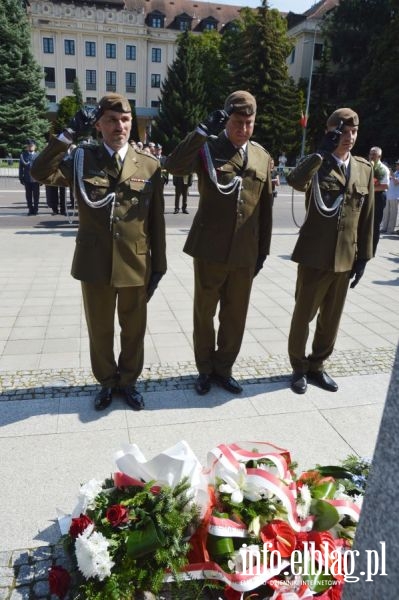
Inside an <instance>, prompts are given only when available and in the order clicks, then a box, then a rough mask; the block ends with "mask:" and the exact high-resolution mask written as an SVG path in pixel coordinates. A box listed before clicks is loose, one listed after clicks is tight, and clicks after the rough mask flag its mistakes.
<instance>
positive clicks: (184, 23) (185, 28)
mask: <svg viewBox="0 0 399 600" xmlns="http://www.w3.org/2000/svg"><path fill="white" fill-rule="evenodd" d="M189 29H190V24H189V22H188V21H179V31H189Z"/></svg>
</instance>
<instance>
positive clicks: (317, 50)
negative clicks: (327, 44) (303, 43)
mask: <svg viewBox="0 0 399 600" xmlns="http://www.w3.org/2000/svg"><path fill="white" fill-rule="evenodd" d="M322 56H323V44H315V45H314V50H313V58H314V60H321V57H322Z"/></svg>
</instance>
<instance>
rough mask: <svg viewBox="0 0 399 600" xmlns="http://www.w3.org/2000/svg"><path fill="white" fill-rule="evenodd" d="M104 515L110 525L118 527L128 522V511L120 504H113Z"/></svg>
mask: <svg viewBox="0 0 399 600" xmlns="http://www.w3.org/2000/svg"><path fill="white" fill-rule="evenodd" d="M105 516H106V518H107V519H108V521H109V522H110V523H111V525H112V527H118V525H121V524H122V523H127V522H128V520H129V511H128V510H127V508H125V507H124V506H122V505H121V504H114V505H113V506H110V507H109V508H108V509H107V512H106V515H105Z"/></svg>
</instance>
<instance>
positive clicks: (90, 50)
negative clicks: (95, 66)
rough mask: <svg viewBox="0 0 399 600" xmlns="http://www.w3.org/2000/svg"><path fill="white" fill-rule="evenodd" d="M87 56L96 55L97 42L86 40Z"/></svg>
mask: <svg viewBox="0 0 399 600" xmlns="http://www.w3.org/2000/svg"><path fill="white" fill-rule="evenodd" d="M85 46H86V56H95V55H96V42H85Z"/></svg>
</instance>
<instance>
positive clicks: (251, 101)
mask: <svg viewBox="0 0 399 600" xmlns="http://www.w3.org/2000/svg"><path fill="white" fill-rule="evenodd" d="M224 110H225V111H226V112H227V113H228V114H229V115H230V114H232V113H240V114H243V115H248V116H250V115H254V114H255V113H256V100H255V98H254V97H253V96H252V94H250V93H249V92H246V91H245V90H237V91H236V92H233V93H232V94H230V96H227V98H226V101H225V103H224Z"/></svg>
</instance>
